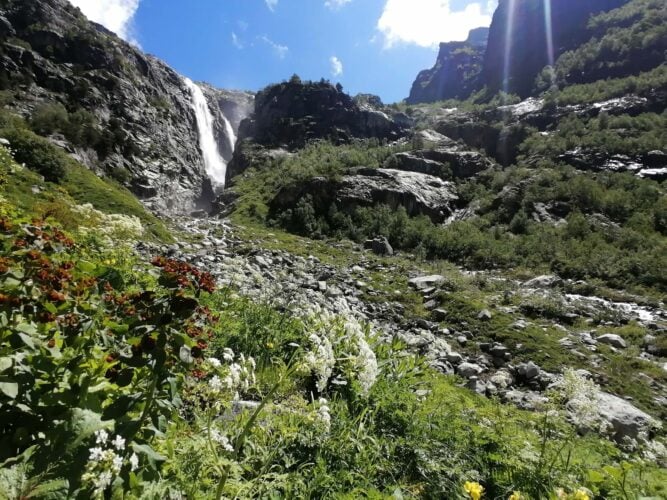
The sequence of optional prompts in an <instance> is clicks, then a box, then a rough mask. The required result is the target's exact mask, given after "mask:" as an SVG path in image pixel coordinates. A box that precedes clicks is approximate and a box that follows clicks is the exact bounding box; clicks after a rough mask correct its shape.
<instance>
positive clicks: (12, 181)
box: [0, 146, 173, 242]
mask: <svg viewBox="0 0 667 500" xmlns="http://www.w3.org/2000/svg"><path fill="white" fill-rule="evenodd" d="M54 147H55V146H54ZM4 151H6V150H4ZM0 161H2V165H0V167H1V168H2V169H3V170H4V171H7V172H9V167H10V166H11V165H15V164H14V163H13V161H12V160H11V158H9V157H7V155H6V154H4V153H3V155H2V157H0ZM6 176H7V181H8V182H7V184H6V186H5V189H4V196H5V197H6V198H7V199H8V200H9V201H11V202H12V203H13V204H14V205H15V206H16V207H17V208H18V209H19V210H20V211H22V212H23V213H25V214H31V215H33V216H40V215H44V213H45V212H46V213H48V214H49V215H51V216H57V217H60V218H61V220H60V222H61V223H63V224H64V225H66V226H69V227H75V226H76V225H77V221H76V219H75V216H73V215H72V214H71V212H69V210H68V208H67V207H68V204H67V202H68V201H69V202H70V203H76V204H85V203H91V204H92V205H93V206H94V207H95V208H96V209H98V210H100V211H101V212H104V213H108V214H125V215H134V216H136V217H138V218H139V219H140V220H141V222H142V224H143V226H144V228H145V229H146V230H147V231H148V235H149V237H150V238H151V239H153V240H155V241H161V242H171V241H173V236H172V235H171V233H170V231H169V230H168V229H167V228H166V226H165V225H164V223H163V222H162V221H161V220H160V219H158V218H157V217H156V216H154V215H153V214H151V213H150V212H148V210H146V209H145V208H144V207H143V206H142V205H141V203H140V202H139V201H138V200H137V199H136V198H135V197H134V195H132V193H130V192H129V191H128V190H127V189H125V188H124V187H122V186H120V185H118V184H117V183H116V182H114V181H112V180H108V179H101V178H99V177H97V176H96V175H95V174H94V173H93V172H91V171H90V170H88V169H87V168H85V167H83V166H81V165H79V164H78V163H76V162H74V161H73V160H72V161H71V162H69V163H68V164H67V166H66V170H65V176H64V177H63V178H62V179H61V180H60V182H59V183H58V184H54V183H50V182H45V181H44V180H43V179H42V177H41V176H39V175H37V174H36V173H34V172H33V171H31V170H29V169H27V168H18V169H17V168H13V169H12V172H11V173H7V174H6ZM39 212H41V213H39Z"/></svg>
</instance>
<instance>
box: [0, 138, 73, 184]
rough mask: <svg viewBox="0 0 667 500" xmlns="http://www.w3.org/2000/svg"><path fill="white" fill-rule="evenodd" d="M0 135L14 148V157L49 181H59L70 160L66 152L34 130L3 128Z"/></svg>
mask: <svg viewBox="0 0 667 500" xmlns="http://www.w3.org/2000/svg"><path fill="white" fill-rule="evenodd" d="M0 136H2V137H4V138H6V139H7V140H8V141H9V142H10V143H11V147H12V149H13V150H14V158H15V159H16V161H17V162H18V163H25V165H26V166H27V167H28V168H30V169H31V170H34V171H35V172H37V173H39V174H40V175H42V176H43V177H44V179H45V180H47V181H49V182H60V181H61V180H62V179H63V177H64V176H65V174H66V172H67V165H68V164H69V162H70V161H71V160H70V159H69V157H68V156H67V154H66V153H65V152H63V151H62V150H60V149H59V148H58V147H57V146H54V145H53V144H51V143H50V142H49V141H48V140H46V139H44V138H42V137H40V136H38V135H37V134H35V133H34V132H31V131H30V130H27V129H21V128H5V129H2V130H0Z"/></svg>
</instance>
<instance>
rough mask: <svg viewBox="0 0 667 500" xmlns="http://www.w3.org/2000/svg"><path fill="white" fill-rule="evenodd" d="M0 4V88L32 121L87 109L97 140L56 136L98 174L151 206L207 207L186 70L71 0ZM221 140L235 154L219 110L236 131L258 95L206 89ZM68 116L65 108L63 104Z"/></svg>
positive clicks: (207, 187)
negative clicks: (154, 54)
mask: <svg viewBox="0 0 667 500" xmlns="http://www.w3.org/2000/svg"><path fill="white" fill-rule="evenodd" d="M0 5H1V7H0V86H1V87H2V89H3V90H5V91H6V92H7V94H8V95H9V96H10V97H9V99H8V102H7V105H8V107H9V108H10V109H11V110H13V111H15V112H18V113H19V114H21V115H23V116H24V117H25V118H27V119H31V118H34V117H35V116H36V115H40V114H44V113H45V112H47V111H48V110H49V109H55V107H56V106H57V107H58V109H61V110H62V108H64V109H65V112H64V113H65V115H64V116H67V115H69V117H70V118H71V117H72V116H77V117H80V116H83V117H85V118H86V120H87V121H88V122H89V123H90V124H92V128H93V130H95V131H96V133H95V134H94V137H93V139H91V140H88V141H81V142H79V141H73V140H70V138H69V137H68V136H67V134H64V135H65V137H63V136H62V135H61V134H60V131H58V130H55V131H52V134H51V138H52V139H53V140H54V141H55V142H57V143H58V144H61V145H63V146H64V147H66V149H67V150H68V151H69V152H70V153H71V154H72V155H73V156H75V157H76V158H77V159H78V160H79V161H81V162H82V163H83V164H85V165H86V166H88V167H89V168H91V169H93V170H95V171H96V172H97V173H98V174H99V175H109V176H114V177H116V178H118V179H119V180H121V182H123V183H124V184H125V185H127V187H128V188H130V189H131V190H132V191H133V192H134V193H135V194H137V196H139V197H140V198H142V199H143V200H144V201H145V203H146V204H147V205H148V206H150V207H151V208H154V209H157V210H160V211H165V212H184V211H189V210H192V209H196V208H203V209H206V208H208V207H209V205H210V203H211V201H212V198H213V193H212V191H211V187H210V183H209V181H208V179H207V177H206V174H205V171H204V167H203V160H202V157H201V153H200V151H199V147H198V140H199V137H198V130H197V124H196V121H195V115H194V112H193V109H192V103H191V96H190V93H189V92H188V90H187V88H186V87H185V85H184V83H183V79H182V77H181V76H180V75H179V74H178V73H176V72H175V71H174V70H173V69H171V68H170V67H169V66H167V65H166V64H164V63H163V62H161V61H159V60H158V59H156V58H154V57H152V56H149V55H146V54H143V53H142V52H140V51H139V50H137V49H136V48H134V47H132V46H131V45H129V44H128V43H126V42H124V41H122V40H120V39H119V38H118V37H116V36H115V35H114V34H113V33H111V32H109V31H108V30H106V29H105V28H103V27H102V26H99V25H97V24H94V23H91V22H89V21H88V20H86V18H85V17H84V16H83V15H82V14H81V13H80V12H79V10H78V9H76V8H74V7H72V6H71V5H70V4H69V3H68V2H67V0H35V1H30V2H26V1H24V0H5V1H4V2H2V3H1V4H0ZM206 93H207V98H208V101H209V106H210V107H211V109H212V111H213V112H214V116H215V117H216V132H217V139H218V142H219V144H220V146H221V151H222V152H223V155H224V156H225V158H226V159H227V160H229V159H230V158H231V150H229V149H230V148H229V144H230V141H229V138H228V137H227V135H229V134H228V132H227V129H226V127H225V126H224V123H223V121H222V119H221V114H222V113H223V112H224V113H225V115H228V116H230V117H231V118H232V119H231V120H230V121H231V122H232V124H233V125H235V127H236V128H235V129H234V130H236V129H238V124H239V123H240V121H241V119H242V118H243V115H244V113H245V110H246V109H247V108H248V106H249V102H251V100H252V96H251V95H249V94H246V93H242V92H228V91H218V90H216V89H212V88H208V89H207V92H206ZM61 113H62V111H61Z"/></svg>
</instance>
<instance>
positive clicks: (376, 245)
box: [364, 237, 394, 255]
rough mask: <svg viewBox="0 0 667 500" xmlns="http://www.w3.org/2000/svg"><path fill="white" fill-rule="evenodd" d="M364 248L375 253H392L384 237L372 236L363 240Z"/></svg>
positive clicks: (392, 250)
mask: <svg viewBox="0 0 667 500" xmlns="http://www.w3.org/2000/svg"><path fill="white" fill-rule="evenodd" d="M364 248H365V249H367V250H371V251H372V252H373V253H374V254H376V255H394V249H393V248H392V247H391V245H390V244H389V241H388V240H387V238H385V237H379V238H374V239H372V240H366V241H365V242H364Z"/></svg>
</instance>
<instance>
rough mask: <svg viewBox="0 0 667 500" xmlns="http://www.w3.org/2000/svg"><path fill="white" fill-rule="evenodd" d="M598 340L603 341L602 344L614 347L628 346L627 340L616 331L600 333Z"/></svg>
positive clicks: (622, 347)
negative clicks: (615, 332)
mask: <svg viewBox="0 0 667 500" xmlns="http://www.w3.org/2000/svg"><path fill="white" fill-rule="evenodd" d="M596 340H597V341H598V342H601V343H602V344H607V345H610V346H612V347H616V348H618V349H625V348H627V347H628V345H627V343H626V342H625V340H623V337H621V336H620V335H616V334H614V333H606V334H604V335H600V336H599V337H598V338H597V339H596Z"/></svg>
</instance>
